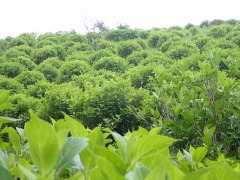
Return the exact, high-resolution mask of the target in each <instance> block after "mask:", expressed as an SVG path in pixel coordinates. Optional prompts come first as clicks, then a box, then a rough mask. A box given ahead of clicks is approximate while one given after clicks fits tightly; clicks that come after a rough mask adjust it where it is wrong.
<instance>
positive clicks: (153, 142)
mask: <svg viewBox="0 0 240 180" xmlns="http://www.w3.org/2000/svg"><path fill="white" fill-rule="evenodd" d="M175 141H176V140H175V139H172V138H170V137H166V136H159V135H147V136H144V137H141V138H139V139H137V140H136V141H135V142H134V144H133V145H132V147H131V149H129V153H128V159H130V168H131V167H133V166H134V165H135V163H136V162H137V161H139V160H140V159H142V158H143V157H144V156H147V155H149V154H151V153H156V152H158V151H161V150H164V149H166V148H169V147H170V146H171V145H172V144H173V143H174V142H175Z"/></svg>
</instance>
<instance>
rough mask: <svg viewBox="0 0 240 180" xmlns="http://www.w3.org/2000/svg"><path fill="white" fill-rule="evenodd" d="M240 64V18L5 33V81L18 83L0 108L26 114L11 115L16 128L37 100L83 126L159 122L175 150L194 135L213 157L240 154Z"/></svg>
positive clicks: (41, 108)
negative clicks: (180, 24) (164, 26)
mask: <svg viewBox="0 0 240 180" xmlns="http://www.w3.org/2000/svg"><path fill="white" fill-rule="evenodd" d="M239 70H240V22H239V21H236V20H229V21H221V20H214V21H211V22H209V21H203V22H202V23H201V24H200V25H199V26H194V25H192V24H187V25H186V26H185V27H184V28H181V27H177V26H174V27H170V28H168V29H158V28H155V29H152V30H138V29H129V28H128V27H124V28H119V29H117V30H104V31H101V30H99V32H98V33H96V32H89V33H88V34H86V35H80V34H77V33H75V32H58V33H55V34H52V33H46V34H42V35H39V36H36V35H35V34H27V33H24V34H22V35H20V36H18V37H16V38H11V37H8V38H5V39H1V40H0V89H6V90H9V91H10V98H9V101H10V102H11V103H12V104H13V106H12V107H11V108H8V109H4V110H1V112H0V113H1V115H2V116H5V117H13V118H17V119H22V120H21V121H19V122H14V123H12V124H11V126H12V127H18V128H23V127H24V125H25V123H26V122H28V121H29V119H30V115H29V113H28V110H29V109H32V110H33V111H34V112H35V113H36V115H38V116H39V117H40V118H42V119H44V120H46V121H49V122H50V121H51V120H53V119H55V120H59V119H62V118H64V115H63V112H64V113H66V114H68V115H69V116H71V117H72V118H74V119H76V120H78V121H80V122H81V123H82V124H83V125H84V126H85V127H88V128H90V129H94V128H95V127H97V126H99V125H101V127H102V128H110V129H111V130H112V131H113V132H118V133H119V134H121V135H122V136H124V134H125V135H126V133H127V132H128V131H129V130H130V131H134V132H138V131H137V129H139V127H143V128H145V129H146V131H151V129H153V128H158V127H159V128H160V129H161V130H160V134H162V135H165V136H168V137H172V138H174V139H178V140H179V141H177V142H175V143H174V145H173V146H171V147H170V151H171V152H172V153H175V154H176V153H177V152H178V151H179V150H180V151H182V150H183V149H185V150H186V152H187V150H188V149H189V148H190V144H191V148H192V147H194V148H197V147H202V148H203V147H205V148H207V150H206V154H205V155H206V156H207V157H208V158H209V159H212V160H213V159H215V160H216V159H217V158H219V157H222V156H223V155H224V156H227V157H231V158H234V159H238V158H239V156H240V154H239V146H240V142H239V137H240V134H239V128H240V117H239V116H240V83H239V78H240V72H239ZM57 122H58V121H57ZM60 122H61V121H60ZM9 126H10V125H9ZM153 141H154V140H153ZM169 146H170V145H169ZM169 146H168V147H169ZM1 147H2V145H1ZM194 148H193V149H194ZM193 149H192V150H191V151H195V150H193ZM203 149H204V148H203ZM199 151H200V150H199ZM204 152H205V150H204ZM183 153H185V151H184V152H183ZM205 155H204V156H205ZM178 156H179V157H180V156H181V153H178ZM182 156H184V157H185V158H187V157H188V154H187V153H185V154H184V155H183V154H182ZM233 161H234V160H233ZM199 162H200V161H199ZM180 164H181V163H180ZM205 165H206V164H204V166H205ZM180 166H181V165H180ZM180 166H179V167H180ZM183 166H185V165H183ZM38 168H39V167H38ZM139 168H140V167H139ZM183 168H187V167H183ZM188 168H189V167H188ZM191 168H193V166H192V167H191ZM182 170H183V169H182ZM187 171H188V170H187ZM189 171H190V170H189ZM125 172H126V171H125Z"/></svg>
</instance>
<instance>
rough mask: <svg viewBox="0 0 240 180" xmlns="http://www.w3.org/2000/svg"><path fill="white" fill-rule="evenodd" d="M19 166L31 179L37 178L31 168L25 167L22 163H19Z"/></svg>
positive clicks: (35, 179)
mask: <svg viewBox="0 0 240 180" xmlns="http://www.w3.org/2000/svg"><path fill="white" fill-rule="evenodd" d="M18 167H19V169H20V170H21V171H22V173H23V174H24V175H25V176H26V177H27V178H28V179H29V180H37V176H36V175H35V174H34V173H32V172H31V171H30V170H29V169H27V168H25V167H24V166H22V165H21V164H19V165H18Z"/></svg>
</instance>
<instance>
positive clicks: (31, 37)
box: [18, 33, 36, 47]
mask: <svg viewBox="0 0 240 180" xmlns="http://www.w3.org/2000/svg"><path fill="white" fill-rule="evenodd" d="M18 37H19V38H22V39H24V40H25V41H26V42H27V44H28V46H30V47H34V46H35V44H36V34H34V33H31V34H28V33H23V34H20V35H19V36H18Z"/></svg>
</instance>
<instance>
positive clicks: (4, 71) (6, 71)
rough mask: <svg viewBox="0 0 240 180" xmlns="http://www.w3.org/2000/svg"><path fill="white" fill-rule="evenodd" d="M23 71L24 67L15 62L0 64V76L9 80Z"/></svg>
mask: <svg viewBox="0 0 240 180" xmlns="http://www.w3.org/2000/svg"><path fill="white" fill-rule="evenodd" d="M22 71H24V66H22V65H21V64H20V63H16V62H3V63H0V74H1V75H4V76H6V77H9V78H14V77H16V76H18V75H19V74H20V73H21V72H22Z"/></svg>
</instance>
